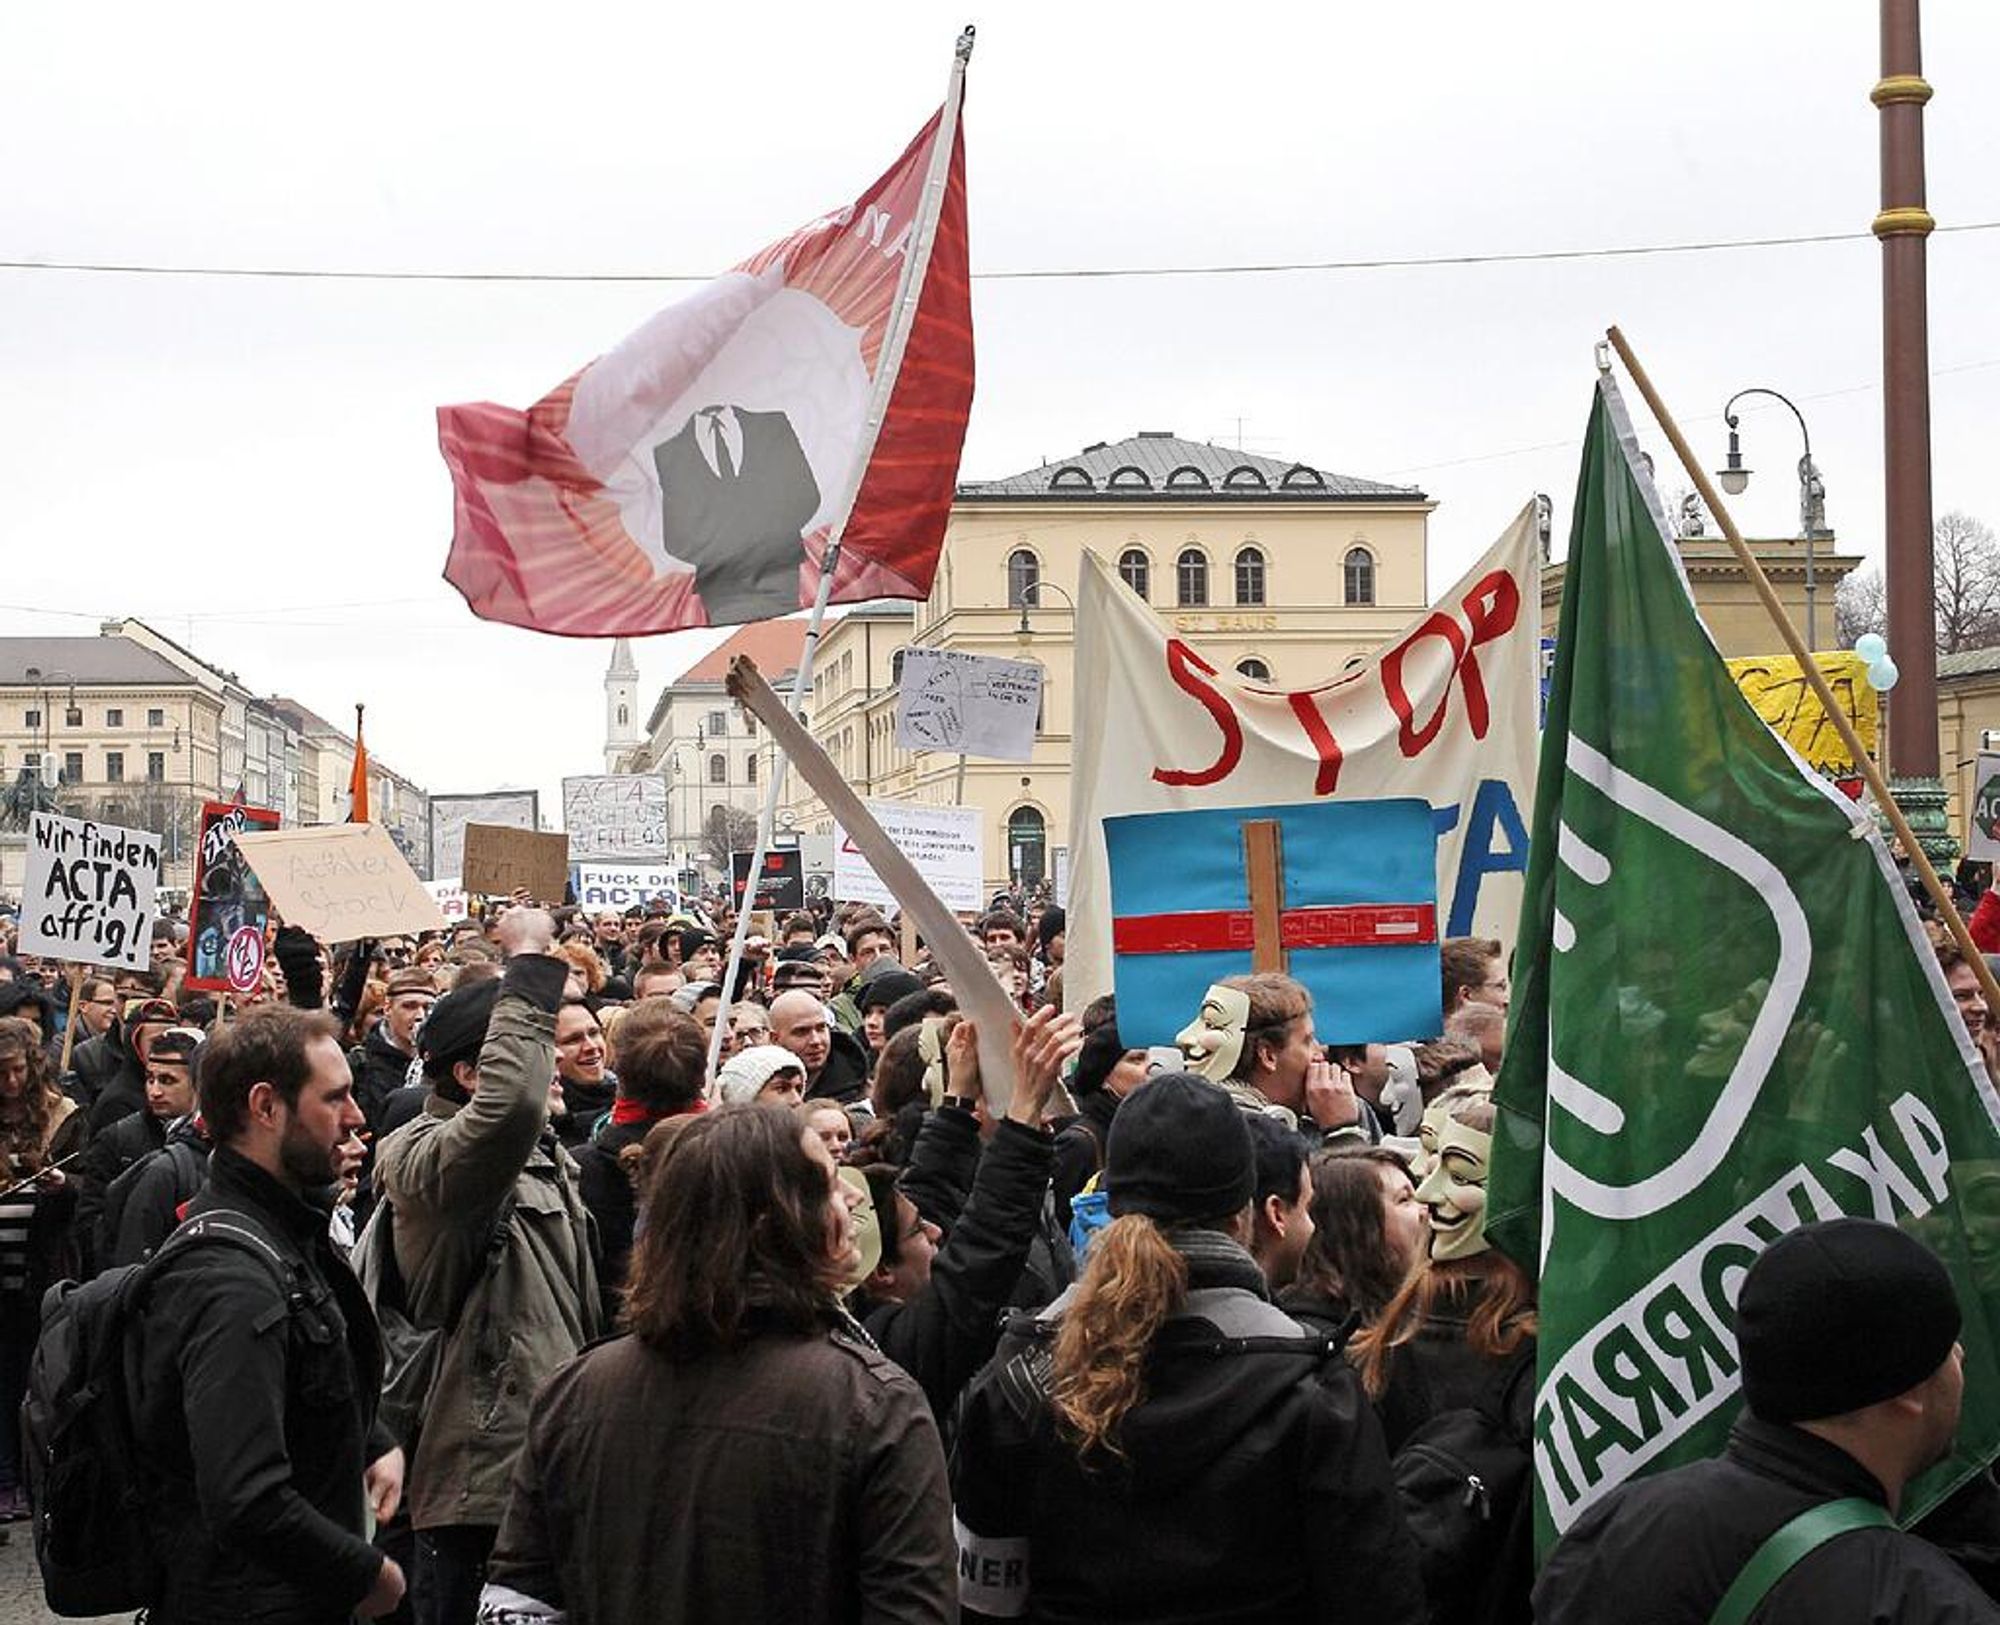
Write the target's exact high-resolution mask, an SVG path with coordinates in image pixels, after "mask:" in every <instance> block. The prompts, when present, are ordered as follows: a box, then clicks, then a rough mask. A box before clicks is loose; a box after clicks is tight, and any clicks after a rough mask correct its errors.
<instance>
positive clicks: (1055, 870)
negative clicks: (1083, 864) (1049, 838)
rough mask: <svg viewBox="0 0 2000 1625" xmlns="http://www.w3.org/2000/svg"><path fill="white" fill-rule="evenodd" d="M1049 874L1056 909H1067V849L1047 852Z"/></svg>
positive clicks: (1061, 847) (1055, 848) (1052, 849)
mask: <svg viewBox="0 0 2000 1625" xmlns="http://www.w3.org/2000/svg"><path fill="white" fill-rule="evenodd" d="M1049 874H1050V876H1051V877H1052V878H1053V879H1054V881H1055V888H1056V907H1057V908H1068V907H1069V848H1068V847H1066V846H1058V847H1052V848H1051V849H1050V850H1049Z"/></svg>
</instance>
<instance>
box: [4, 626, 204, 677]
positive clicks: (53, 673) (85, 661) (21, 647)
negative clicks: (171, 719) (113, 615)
mask: <svg viewBox="0 0 2000 1625" xmlns="http://www.w3.org/2000/svg"><path fill="white" fill-rule="evenodd" d="M31 669H32V670H34V671H38V672H40V673H41V675H40V677H36V678H31V677H29V675H28V672H29V671H30V670H31ZM32 682H45V683H48V684H50V685H51V686H52V687H55V686H60V685H62V684H65V683H72V682H73V683H76V684H78V685H83V684H88V683H120V684H143V685H147V686H154V687H175V688H179V687H193V686H195V680H194V678H193V677H192V676H190V675H189V674H188V673H187V672H186V671H184V670H183V669H182V668H181V667H179V666H176V665H175V664H174V663H173V662H172V661H171V660H169V659H167V657H166V656H165V655H162V654H156V653H155V652H154V651H153V650H151V649H148V648H147V647H146V646H145V645H144V644H142V643H135V642H133V641H132V639H130V638H117V637H89V638H0V685H6V686H9V687H15V688H19V687H22V686H24V685H26V684H28V683H32Z"/></svg>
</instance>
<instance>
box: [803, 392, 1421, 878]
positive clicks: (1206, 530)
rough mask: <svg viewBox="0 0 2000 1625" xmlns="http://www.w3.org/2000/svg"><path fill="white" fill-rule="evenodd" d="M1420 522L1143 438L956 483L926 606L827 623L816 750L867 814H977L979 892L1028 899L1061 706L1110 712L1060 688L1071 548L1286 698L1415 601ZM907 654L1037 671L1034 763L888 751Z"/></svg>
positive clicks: (1218, 456)
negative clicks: (956, 655) (932, 809)
mask: <svg viewBox="0 0 2000 1625" xmlns="http://www.w3.org/2000/svg"><path fill="white" fill-rule="evenodd" d="M1435 506H1436V505H1435V504H1434V503H1433V502H1431V501H1430V500H1429V499H1428V498H1427V497H1426V496H1425V495H1424V493H1423V492H1421V491H1418V490H1414V489H1410V488H1406V487H1402V486H1394V485H1385V484H1381V483H1379V482H1377V481H1373V480H1364V479H1355V478H1352V477H1350V476H1347V475H1343V474H1332V473H1328V472H1326V471H1324V470H1320V469H1316V468H1312V467H1309V466H1308V465H1306V464H1303V463H1287V462H1284V461H1281V460H1278V459H1274V458H1269V457H1259V456H1255V455H1252V454H1249V453H1245V452H1241V451H1236V450H1233V449H1231V448H1228V447H1224V446H1215V445H1210V444H1208V443H1207V442H1204V441H1194V440H1184V439H1182V438H1180V437H1179V436H1177V435H1174V434H1171V433H1168V432H1154V431H1148V432H1142V433H1140V434H1138V435H1135V436H1134V437H1132V438H1131V439H1128V440H1121V441H1117V442H1114V443H1108V444H1103V443H1101V444H1098V445H1094V446H1089V447H1086V448H1085V449H1084V450H1083V451H1081V452H1079V453H1077V454H1076V455H1075V456H1073V457H1067V458H1063V459H1061V460H1060V461H1058V462H1054V463H1045V464H1043V465H1042V466H1041V467H1039V468H1034V469H1029V470H1027V471H1026V472H1024V473H1020V474H1015V475H1011V476H1009V477H1007V478H1005V479H997V480H984V481H973V482H969V483H966V484H962V485H960V486H959V488H958V493H957V498H956V500H955V501H954V503H953V506H952V515H951V521H950V526H949V528H948V530H947V532H946V537H945V548H944V556H943V559H942V561H941V563H940V565H939V568H938V575H937V579H936V582H935V585H934V587H933V590H932V593H931V596H930V598H929V599H928V600H927V601H926V602H924V603H922V604H916V605H912V604H907V603H882V604H869V605H862V606H859V607H857V608H855V609H852V610H850V611H849V612H848V613H847V614H845V615H844V616H842V617H841V619H840V620H839V621H837V622H833V623H830V624H829V625H828V627H827V629H826V631H825V634H824V636H823V637H822V639H821V642H820V647H819V651H818V654H817V657H816V658H815V661H814V665H813V671H814V680H813V703H812V708H811V713H810V715H811V726H812V731H813V735H814V737H815V738H817V739H818V740H819V742H820V743H821V745H822V746H824V747H825V749H826V750H827V752H828V754H829V755H831V756H832V757H833V759H834V760H835V761H836V762H837V763H838V764H839V765H840V767H841V770H842V772H843V774H844V775H845V776H846V778H847V779H848V782H849V783H851V784H852V785H854V787H855V788H856V789H857V790H858V791H859V792H860V793H861V794H862V795H864V796H869V797H874V798H878V799H884V800H909V801H919V802H929V803H932V804H950V803H953V802H963V803H964V804H965V805H968V806H977V807H979V808H981V809H982V810H983V812H984V814H985V850H986V870H987V880H988V882H989V889H993V890H997V889H999V888H1000V887H1001V886H1003V885H1006V884H1008V883H1010V882H1013V881H1020V882H1023V883H1026V884H1030V885H1032V884H1034V883H1036V882H1038V881H1040V880H1041V879H1042V878H1044V876H1045V875H1047V874H1048V873H1049V872H1050V867H1051V864H1052V863H1053V861H1054V849H1056V848H1058V847H1060V846H1061V845H1062V844H1063V843H1064V842H1065V841H1066V840H1067V838H1068V837H1067V831H1068V828H1069V815H1070V804H1069V776H1070V741H1071V730H1070V721H1071V717H1072V715H1073V712H1074V707H1075V706H1076V705H1078V704H1116V703H1117V698H1116V696H1111V695H1094V696H1093V695H1078V694H1076V693H1075V692H1074V688H1073V683H1072V674H1073V660H1072V655H1073V639H1074V632H1075V628H1074V618H1075V608H1074V605H1073V603H1072V601H1071V600H1072V599H1073V597H1074V594H1075V587H1076V581H1077V577H1078V573H1079V571H1080V568H1081V564H1082V557H1083V552H1084V550H1085V549H1086V548H1089V549H1092V550H1094V551H1096V552H1097V553H1098V554H1099V555H1100V556H1101V557H1103V558H1104V559H1106V560H1107V561H1109V562H1111V563H1113V564H1115V565H1116V567H1117V569H1118V571H1119V573H1120V575H1121V576H1122V577H1123V578H1124V579H1125V581H1126V583H1127V584H1128V585H1129V586H1131V587H1132V588H1133V589H1134V590H1135V591H1136V592H1138V593H1139V594H1140V595H1141V596H1142V597H1144V598H1145V599H1146V600H1147V601H1148V602H1149V603H1150V604H1152V605H1153V606H1154V608H1155V610H1156V612H1157V613H1158V614H1159V617H1160V620H1161V623H1162V625H1163V626H1165V627H1166V628H1167V629H1168V630H1169V631H1171V632H1173V633H1175V634H1177V635H1180V636H1184V637H1187V638H1190V639H1192V640H1193V641H1194V642H1195V643H1197V644H1198V646H1199V647H1200V648H1201V650H1202V652H1203V654H1204V655H1205V656H1206V657H1207V658H1209V659H1211V660H1215V661H1217V662H1227V663H1228V664H1229V665H1231V666H1234V667H1235V668H1237V669H1238V670H1240V671H1243V672H1245V673H1247V674H1249V675H1251V676H1254V677H1256V678H1258V679H1260V680H1267V681H1275V682H1278V683H1296V684H1299V685H1301V686H1303V685H1304V684H1306V683H1309V682H1313V681H1318V680H1321V679H1324V678H1325V677H1327V676H1328V675H1329V674H1331V673H1334V672H1337V671H1339V670H1340V668H1341V666H1342V664H1343V663H1344V662H1345V661H1346V660H1347V659H1348V658H1349V657H1351V656H1354V655H1359V654H1362V653H1365V652H1366V651H1368V650H1370V649H1372V648H1374V647H1375V646H1376V645H1377V644H1379V643H1381V642H1383V641H1384V640H1385V639H1386V638H1388V637H1389V636H1390V634H1392V633H1393V632H1395V631H1397V630H1398V629H1399V628H1401V627H1402V625H1403V624H1404V623H1405V622H1406V621H1407V620H1409V618H1410V616H1411V615H1412V614H1413V613H1414V612H1415V611H1416V610H1418V609H1420V608H1421V607H1423V606H1424V605H1425V604H1427V603H1428V602H1429V583H1428V581H1427V579H1426V562H1427V542H1428V522H1429V516H1430V513H1431V510H1432V509H1433V508H1434V507H1435ZM913 643H915V644H922V645H927V646H930V647H934V648H943V649H954V650H961V651H966V652H969V653H974V654H983V655H997V656H1004V657H1007V658H1009V659H1015V660H1031V661H1036V662H1039V663H1040V664H1041V666H1042V667H1043V672H1044V676H1043V690H1042V692H1043V711H1042V722H1041V727H1040V729H1039V730H1038V733H1037V736H1036V742H1035V753H1034V758H1033V760H1031V761H1028V762H998V761H983V760H978V759H971V760H968V761H966V762H965V763H964V765H963V767H962V768H961V766H960V762H959V759H958V758H957V757H955V756H948V755H942V754H939V753H936V752H916V753H912V752H908V751H903V750H900V749H898V748H897V746H896V701H897V693H898V680H899V678H900V675H901V667H902V661H901V652H902V650H903V649H904V648H906V647H908V646H909V645H910V644H913ZM788 783H790V784H792V785H797V781H796V780H791V781H788ZM788 793H789V794H790V796H791V799H790V805H789V807H788V809H787V811H788V812H789V814H790V817H791V820H792V822H793V823H795V824H796V826H797V827H798V828H800V829H802V830H807V831H815V832H822V833H823V832H825V831H826V830H828V829H830V828H831V823H832V821H831V818H830V817H829V815H828V814H827V811H826V809H825V807H824V806H823V805H822V804H821V803H820V801H819V799H818V798H817V797H816V796H813V795H812V794H811V793H810V792H809V791H807V790H806V789H805V788H804V787H803V786H802V785H798V786H797V788H796V790H795V791H792V792H788Z"/></svg>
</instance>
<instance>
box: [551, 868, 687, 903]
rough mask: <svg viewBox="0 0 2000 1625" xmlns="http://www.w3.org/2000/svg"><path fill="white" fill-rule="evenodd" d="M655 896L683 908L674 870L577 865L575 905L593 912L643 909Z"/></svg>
mask: <svg viewBox="0 0 2000 1625" xmlns="http://www.w3.org/2000/svg"><path fill="white" fill-rule="evenodd" d="M655 897H664V898H666V899H667V900H668V901H669V902H670V903H672V904H673V906H674V908H675V909H676V910H678V909H679V908H680V906H681V894H680V888H679V887H678V886H676V885H675V884H674V871H673V869H672V867H671V866H670V865H668V864H664V863H627V864H613V863H580V864H578V865H577V866H576V906H577V907H578V908H581V909H586V910H589V911H591V912H594V913H603V912H604V911H605V910H607V909H610V910H614V911H616V912H617V913H620V914H623V913H624V912H625V910H627V909H628V908H644V907H645V906H646V905H647V904H648V903H650V902H651V901H652V900H653V899H654V898H655Z"/></svg>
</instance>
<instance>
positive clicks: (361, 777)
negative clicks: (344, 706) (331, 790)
mask: <svg viewBox="0 0 2000 1625" xmlns="http://www.w3.org/2000/svg"><path fill="white" fill-rule="evenodd" d="M361 710H362V708H361V707H360V706H358V705H357V706H356V707H355V708H354V771H353V772H352V773H351V774H349V775H348V779H347V801H348V806H347V821H348V822H349V823H350V824H365V823H367V822H368V747H367V746H366V745H364V744H363V743H362V742H361Z"/></svg>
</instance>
